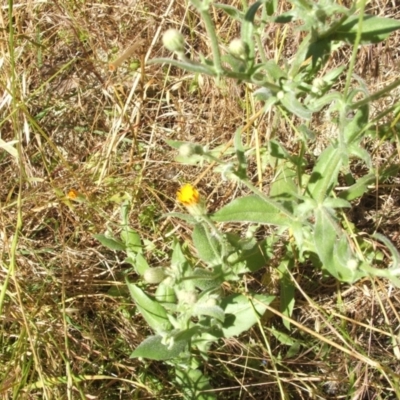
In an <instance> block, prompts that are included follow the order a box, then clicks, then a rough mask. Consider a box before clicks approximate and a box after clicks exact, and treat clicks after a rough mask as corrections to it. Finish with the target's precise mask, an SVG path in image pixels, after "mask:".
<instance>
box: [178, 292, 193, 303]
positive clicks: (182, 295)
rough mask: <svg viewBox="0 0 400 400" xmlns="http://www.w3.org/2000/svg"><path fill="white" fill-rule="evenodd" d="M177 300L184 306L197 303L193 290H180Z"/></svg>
mask: <svg viewBox="0 0 400 400" xmlns="http://www.w3.org/2000/svg"><path fill="white" fill-rule="evenodd" d="M178 299H179V301H180V302H182V303H184V304H188V305H193V304H196V302H197V293H196V292H195V291H194V290H181V291H180V292H178Z"/></svg>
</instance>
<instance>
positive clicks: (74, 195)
mask: <svg viewBox="0 0 400 400" xmlns="http://www.w3.org/2000/svg"><path fill="white" fill-rule="evenodd" d="M78 196H79V193H78V191H77V190H75V189H71V190H70V191H69V192H68V198H69V199H71V200H75V199H76V198H77V197H78Z"/></svg>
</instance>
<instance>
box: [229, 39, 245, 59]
mask: <svg viewBox="0 0 400 400" xmlns="http://www.w3.org/2000/svg"><path fill="white" fill-rule="evenodd" d="M229 53H231V54H232V55H233V56H234V57H236V58H240V59H241V60H246V59H247V56H248V54H249V47H248V46H247V43H245V42H243V40H242V39H233V40H232V41H231V42H230V43H229Z"/></svg>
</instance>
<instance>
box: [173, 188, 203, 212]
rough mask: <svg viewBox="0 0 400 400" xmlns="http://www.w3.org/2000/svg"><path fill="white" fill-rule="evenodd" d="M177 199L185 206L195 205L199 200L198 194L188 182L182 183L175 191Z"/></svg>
mask: <svg viewBox="0 0 400 400" xmlns="http://www.w3.org/2000/svg"><path fill="white" fill-rule="evenodd" d="M176 196H177V198H178V201H179V202H180V203H182V204H183V205H184V206H186V207H190V206H193V205H196V204H198V203H199V201H200V195H199V192H198V190H197V189H196V188H194V187H193V186H192V185H191V184H190V183H187V184H186V185H183V186H182V187H181V188H180V189H179V190H178V192H177V193H176Z"/></svg>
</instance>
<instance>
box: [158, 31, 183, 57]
mask: <svg viewBox="0 0 400 400" xmlns="http://www.w3.org/2000/svg"><path fill="white" fill-rule="evenodd" d="M162 41H163V44H164V46H165V48H166V49H168V50H169V51H173V52H178V53H182V52H184V50H185V39H184V38H183V35H182V34H181V33H180V32H179V31H177V30H176V29H168V30H167V31H165V32H164V35H163V38H162Z"/></svg>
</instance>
